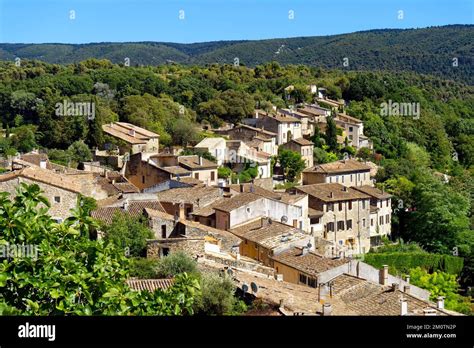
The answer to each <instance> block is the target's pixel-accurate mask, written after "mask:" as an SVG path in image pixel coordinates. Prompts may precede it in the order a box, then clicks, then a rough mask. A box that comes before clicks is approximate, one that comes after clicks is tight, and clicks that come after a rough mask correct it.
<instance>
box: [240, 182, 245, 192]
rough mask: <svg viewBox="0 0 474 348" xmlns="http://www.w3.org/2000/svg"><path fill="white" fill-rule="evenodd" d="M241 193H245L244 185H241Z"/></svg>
mask: <svg viewBox="0 0 474 348" xmlns="http://www.w3.org/2000/svg"><path fill="white" fill-rule="evenodd" d="M240 192H241V193H243V192H244V184H240Z"/></svg>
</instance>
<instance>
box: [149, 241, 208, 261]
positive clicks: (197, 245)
mask: <svg viewBox="0 0 474 348" xmlns="http://www.w3.org/2000/svg"><path fill="white" fill-rule="evenodd" d="M204 244H205V239H204V238H171V239H166V240H163V239H160V240H149V241H147V248H146V255H147V257H148V258H160V257H162V256H163V251H164V249H168V253H169V254H172V253H175V252H178V251H182V252H184V253H186V254H188V255H190V256H191V257H194V258H196V257H200V256H203V255H204Z"/></svg>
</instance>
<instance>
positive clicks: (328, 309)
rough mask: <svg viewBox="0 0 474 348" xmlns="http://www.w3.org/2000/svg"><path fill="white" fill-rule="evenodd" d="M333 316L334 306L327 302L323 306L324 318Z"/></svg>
mask: <svg viewBox="0 0 474 348" xmlns="http://www.w3.org/2000/svg"><path fill="white" fill-rule="evenodd" d="M331 314H332V306H331V304H330V303H328V302H326V303H325V304H323V316H328V315H331Z"/></svg>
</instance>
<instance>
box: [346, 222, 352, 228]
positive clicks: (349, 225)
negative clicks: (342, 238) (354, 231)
mask: <svg viewBox="0 0 474 348" xmlns="http://www.w3.org/2000/svg"><path fill="white" fill-rule="evenodd" d="M346 226H347V229H348V230H349V229H351V228H352V220H347V221H346Z"/></svg>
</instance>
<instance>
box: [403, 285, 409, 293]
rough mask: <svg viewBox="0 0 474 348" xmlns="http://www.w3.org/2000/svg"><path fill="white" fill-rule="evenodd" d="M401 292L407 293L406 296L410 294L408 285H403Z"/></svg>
mask: <svg viewBox="0 0 474 348" xmlns="http://www.w3.org/2000/svg"><path fill="white" fill-rule="evenodd" d="M403 291H404V292H405V293H407V294H410V285H405V286H404V287H403Z"/></svg>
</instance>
